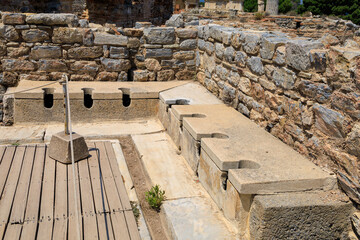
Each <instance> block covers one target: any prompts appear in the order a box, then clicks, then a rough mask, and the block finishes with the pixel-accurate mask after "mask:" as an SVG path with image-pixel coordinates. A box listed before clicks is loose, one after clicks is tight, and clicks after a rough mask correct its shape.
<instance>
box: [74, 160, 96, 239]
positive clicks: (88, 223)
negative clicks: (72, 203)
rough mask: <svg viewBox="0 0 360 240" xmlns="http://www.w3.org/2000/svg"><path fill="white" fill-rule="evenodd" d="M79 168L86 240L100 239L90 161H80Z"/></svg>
mask: <svg viewBox="0 0 360 240" xmlns="http://www.w3.org/2000/svg"><path fill="white" fill-rule="evenodd" d="M78 166H79V177H80V189H81V207H82V214H83V222H84V239H99V236H98V230H97V220H96V215H95V203H94V196H93V191H92V187H91V181H90V173H89V164H88V159H84V160H82V161H80V162H79V164H78Z"/></svg>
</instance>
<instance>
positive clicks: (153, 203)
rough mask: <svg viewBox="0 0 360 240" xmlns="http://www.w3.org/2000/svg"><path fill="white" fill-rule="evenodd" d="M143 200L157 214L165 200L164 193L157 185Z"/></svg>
mask: <svg viewBox="0 0 360 240" xmlns="http://www.w3.org/2000/svg"><path fill="white" fill-rule="evenodd" d="M145 199H146V201H147V202H148V203H149V205H150V207H151V208H153V209H155V210H156V211H158V212H159V211H160V207H161V204H162V202H163V201H164V200H165V199H166V197H165V191H164V190H161V188H160V186H159V185H155V186H153V187H152V188H151V189H150V190H149V191H147V192H146V193H145Z"/></svg>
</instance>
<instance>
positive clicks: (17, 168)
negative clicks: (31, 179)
mask: <svg viewBox="0 0 360 240" xmlns="http://www.w3.org/2000/svg"><path fill="white" fill-rule="evenodd" d="M25 150H26V147H24V146H20V147H17V148H16V151H15V155H14V160H13V164H12V165H13V166H12V167H11V169H10V172H9V175H8V180H7V182H6V184H5V187H4V191H3V194H2V198H1V204H0V224H4V223H7V222H8V220H9V217H10V212H11V209H12V205H13V200H14V196H15V193H16V187H17V183H18V180H19V176H20V173H21V166H22V162H23V159H24V154H25ZM0 230H2V231H1V232H0V238H1V239H2V238H3V237H4V231H3V230H5V229H4V228H1V229H0Z"/></svg>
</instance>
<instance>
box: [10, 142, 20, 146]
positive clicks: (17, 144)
mask: <svg viewBox="0 0 360 240" xmlns="http://www.w3.org/2000/svg"><path fill="white" fill-rule="evenodd" d="M11 145H12V146H20V143H19V142H14V143H12V144H11Z"/></svg>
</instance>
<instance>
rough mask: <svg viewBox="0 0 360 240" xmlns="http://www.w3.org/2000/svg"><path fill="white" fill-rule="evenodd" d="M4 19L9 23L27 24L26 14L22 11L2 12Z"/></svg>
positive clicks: (4, 21) (5, 22)
mask: <svg viewBox="0 0 360 240" xmlns="http://www.w3.org/2000/svg"><path fill="white" fill-rule="evenodd" d="M1 15H2V21H3V23H4V24H8V25H18V24H20V25H21V24H25V17H26V15H25V14H21V13H2V14H1Z"/></svg>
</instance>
